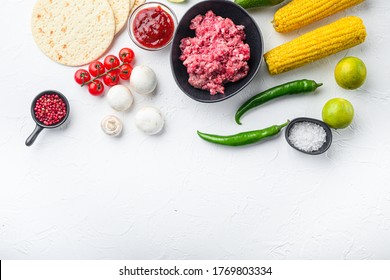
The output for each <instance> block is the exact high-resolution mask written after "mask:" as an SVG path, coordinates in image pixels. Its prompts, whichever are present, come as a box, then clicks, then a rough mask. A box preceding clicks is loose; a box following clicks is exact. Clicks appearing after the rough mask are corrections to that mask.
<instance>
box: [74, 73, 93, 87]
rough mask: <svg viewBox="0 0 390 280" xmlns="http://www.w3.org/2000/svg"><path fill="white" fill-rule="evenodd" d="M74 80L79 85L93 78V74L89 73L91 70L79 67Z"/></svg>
mask: <svg viewBox="0 0 390 280" xmlns="http://www.w3.org/2000/svg"><path fill="white" fill-rule="evenodd" d="M74 80H75V81H76V83H78V84H79V85H82V84H84V83H86V82H88V81H90V80H91V75H90V74H89V72H88V71H87V70H85V69H79V70H77V71H76V73H74Z"/></svg>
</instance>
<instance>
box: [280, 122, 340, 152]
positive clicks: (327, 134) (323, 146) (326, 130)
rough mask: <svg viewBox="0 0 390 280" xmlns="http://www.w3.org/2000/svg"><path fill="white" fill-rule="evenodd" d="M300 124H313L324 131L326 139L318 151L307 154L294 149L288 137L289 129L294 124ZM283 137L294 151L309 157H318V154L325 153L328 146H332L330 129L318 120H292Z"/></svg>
mask: <svg viewBox="0 0 390 280" xmlns="http://www.w3.org/2000/svg"><path fill="white" fill-rule="evenodd" d="M300 122H310V123H315V124H318V125H319V126H321V127H322V128H323V129H324V130H325V133H326V139H325V143H324V144H323V145H322V147H321V148H319V149H318V150H316V151H313V152H307V151H303V150H300V149H298V148H297V147H295V146H294V145H293V144H292V143H291V141H290V139H289V137H290V130H291V128H292V127H293V126H294V125H295V124H296V123H300ZM285 136H286V140H287V143H288V144H289V145H290V146H291V147H293V148H294V149H296V150H298V151H300V152H302V153H305V154H309V155H319V154H322V153H324V152H326V151H327V150H328V149H329V147H330V145H331V144H332V130H331V129H330V127H329V126H328V125H327V124H326V123H324V122H322V121H320V120H317V119H312V118H297V119H294V120H292V121H291V122H290V123H289V124H288V126H287V127H286V132H285Z"/></svg>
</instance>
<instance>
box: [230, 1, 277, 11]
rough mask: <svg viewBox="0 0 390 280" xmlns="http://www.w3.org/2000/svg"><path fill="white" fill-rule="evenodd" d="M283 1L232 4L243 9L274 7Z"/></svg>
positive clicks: (238, 2)
mask: <svg viewBox="0 0 390 280" xmlns="http://www.w3.org/2000/svg"><path fill="white" fill-rule="evenodd" d="M283 1H284V0H234V3H236V4H238V5H240V6H241V7H243V8H244V9H250V8H257V7H264V6H274V5H277V4H280V3H282V2H283Z"/></svg>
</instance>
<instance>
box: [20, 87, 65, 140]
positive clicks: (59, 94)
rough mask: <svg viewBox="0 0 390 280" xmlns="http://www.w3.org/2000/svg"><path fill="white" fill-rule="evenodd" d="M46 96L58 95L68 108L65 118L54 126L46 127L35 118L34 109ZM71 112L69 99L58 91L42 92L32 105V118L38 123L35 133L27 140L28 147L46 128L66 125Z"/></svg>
mask: <svg viewBox="0 0 390 280" xmlns="http://www.w3.org/2000/svg"><path fill="white" fill-rule="evenodd" d="M45 94H56V95H58V97H60V98H61V99H62V101H64V103H65V106H66V115H65V117H64V118H63V119H62V120H61V121H60V122H58V123H56V124H53V125H45V124H43V123H41V122H40V121H39V120H37V118H36V116H35V111H34V108H35V104H36V103H37V101H38V99H39V98H41V97H42V96H44V95H45ZM69 112H70V106H69V102H68V99H66V97H65V96H64V95H63V94H62V93H60V92H58V91H56V90H45V91H43V92H41V93H40V94H38V95H37V96H36V97H35V98H34V100H33V102H32V103H31V116H32V118H33V120H34V121H35V123H36V126H35V129H34V131H33V132H32V133H31V134H30V136H29V137H28V138H27V140H26V146H31V145H32V144H33V143H34V141H35V139H37V137H38V135H39V133H41V131H42V130H43V129H44V128H49V129H50V128H56V127H59V126H60V125H62V124H64V122H65V121H66V120H67V118H68V116H69Z"/></svg>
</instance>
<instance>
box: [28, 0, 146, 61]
mask: <svg viewBox="0 0 390 280" xmlns="http://www.w3.org/2000/svg"><path fill="white" fill-rule="evenodd" d="M144 2H145V0H38V1H37V3H36V4H35V6H34V9H33V14H32V20H31V28H32V34H33V37H34V40H35V42H36V43H37V45H38V46H39V48H40V49H41V50H42V51H43V53H45V54H46V55H47V56H48V57H50V58H51V59H52V60H54V61H56V62H58V63H61V64H64V65H68V66H80V65H84V64H88V63H89V62H91V61H93V60H96V59H98V58H99V57H100V56H101V55H102V54H103V53H104V52H105V51H106V50H107V49H108V48H109V47H110V45H111V43H112V41H113V39H114V36H115V34H117V33H118V32H120V31H121V30H122V28H123V27H124V26H125V25H126V22H127V18H128V16H129V13H130V11H132V9H134V8H135V6H139V5H140V4H143V3H144Z"/></svg>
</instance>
